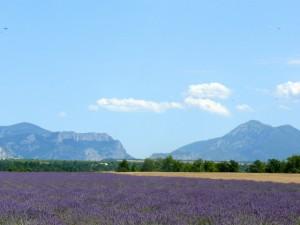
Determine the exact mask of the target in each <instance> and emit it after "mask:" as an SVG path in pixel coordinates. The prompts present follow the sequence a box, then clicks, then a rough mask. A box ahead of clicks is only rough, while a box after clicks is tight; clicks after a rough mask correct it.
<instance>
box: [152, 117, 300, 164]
mask: <svg viewBox="0 0 300 225" xmlns="http://www.w3.org/2000/svg"><path fill="white" fill-rule="evenodd" d="M294 154H300V131H299V130H297V129H296V128H294V127H292V126H290V125H284V126H279V127H272V126H270V125H266V124H263V123H261V122H259V121H255V120H252V121H249V122H247V123H244V124H242V125H240V126H238V127H237V128H235V129H234V130H232V131H231V132H229V133H228V134H226V135H224V136H223V137H219V138H214V139H210V140H206V141H197V142H194V143H191V144H188V145H185V146H182V147H180V148H178V149H176V150H174V151H173V152H171V153H169V154H153V155H152V156H151V158H162V157H166V156H168V155H171V156H172V157H174V158H175V159H181V160H195V159H199V158H202V159H205V160H215V161H222V160H231V159H232V160H237V161H253V160H257V159H259V160H267V159H271V158H276V159H285V158H287V157H289V156H291V155H294Z"/></svg>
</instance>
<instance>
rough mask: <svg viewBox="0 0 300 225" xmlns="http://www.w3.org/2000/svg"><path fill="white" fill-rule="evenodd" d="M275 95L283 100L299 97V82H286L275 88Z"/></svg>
mask: <svg viewBox="0 0 300 225" xmlns="http://www.w3.org/2000/svg"><path fill="white" fill-rule="evenodd" d="M276 95H277V96H278V97H284V98H298V97H300V82H292V81H288V82H286V83H283V84H279V85H277V87H276Z"/></svg>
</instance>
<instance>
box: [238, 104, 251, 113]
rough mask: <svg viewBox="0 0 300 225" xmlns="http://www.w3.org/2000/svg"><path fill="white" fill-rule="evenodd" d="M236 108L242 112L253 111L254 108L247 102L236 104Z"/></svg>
mask: <svg viewBox="0 0 300 225" xmlns="http://www.w3.org/2000/svg"><path fill="white" fill-rule="evenodd" d="M236 109H237V110H238V111H240V112H253V111H254V110H253V108H252V107H251V106H249V105H247V104H240V105H237V106H236Z"/></svg>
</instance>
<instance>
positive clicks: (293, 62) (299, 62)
mask: <svg viewBox="0 0 300 225" xmlns="http://www.w3.org/2000/svg"><path fill="white" fill-rule="evenodd" d="M288 64H289V65H300V59H291V60H289V61H288Z"/></svg>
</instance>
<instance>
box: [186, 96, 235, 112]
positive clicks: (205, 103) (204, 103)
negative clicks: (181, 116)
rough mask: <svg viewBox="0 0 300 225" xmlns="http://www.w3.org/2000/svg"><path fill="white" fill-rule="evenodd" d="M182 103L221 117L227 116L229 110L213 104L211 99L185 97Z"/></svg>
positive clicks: (219, 104)
mask: <svg viewBox="0 0 300 225" xmlns="http://www.w3.org/2000/svg"><path fill="white" fill-rule="evenodd" d="M184 102H185V103H186V104H187V105H189V106H194V107H198V108H199V109H201V110H204V111H208V112H211V113H216V114H219V115H222V116H229V115H230V112H229V110H228V109H227V108H226V107H225V106H223V105H222V104H221V103H218V102H215V101H213V100H211V99H203V98H193V97H187V98H186V99H185V100H184Z"/></svg>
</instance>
